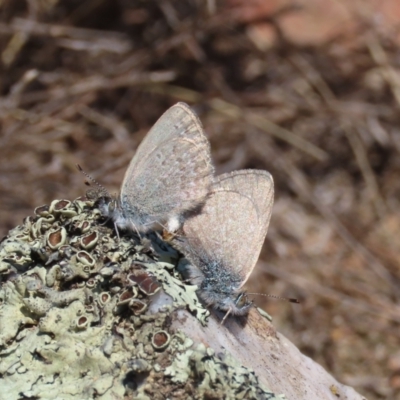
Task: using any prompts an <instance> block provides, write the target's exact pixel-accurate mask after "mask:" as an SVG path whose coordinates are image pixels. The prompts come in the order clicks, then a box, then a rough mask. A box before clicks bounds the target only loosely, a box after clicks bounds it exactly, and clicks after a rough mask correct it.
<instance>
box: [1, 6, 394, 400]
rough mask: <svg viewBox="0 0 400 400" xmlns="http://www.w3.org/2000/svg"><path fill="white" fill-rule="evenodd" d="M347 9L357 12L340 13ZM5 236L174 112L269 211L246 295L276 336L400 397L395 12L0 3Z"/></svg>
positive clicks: (112, 184) (117, 171)
mask: <svg viewBox="0 0 400 400" xmlns="http://www.w3.org/2000/svg"><path fill="white" fill-rule="evenodd" d="M348 3H351V5H348ZM0 13H1V21H0V34H1V35H0V41H1V45H0V46H1V48H0V56H1V60H0V65H1V66H0V68H1V72H0V73H1V75H0V85H1V98H0V112H1V133H0V231H1V232H0V233H1V235H4V234H6V233H7V231H8V230H9V229H10V228H12V227H14V226H15V225H17V224H19V223H20V222H21V220H22V218H23V217H25V216H27V215H30V214H32V212H33V209H34V208H35V207H36V206H39V205H42V204H44V203H48V202H50V201H51V200H52V199H55V198H66V199H73V198H75V197H77V196H79V195H81V194H83V193H84V191H85V186H84V184H83V177H82V175H81V174H79V173H78V172H77V171H76V169H75V166H74V165H75V164H76V163H79V164H81V165H82V166H83V168H84V169H85V170H86V171H87V172H89V173H90V174H92V175H93V176H94V177H95V178H97V179H98V180H99V181H100V182H101V183H102V184H104V185H105V186H106V187H107V188H108V189H109V190H110V191H115V192H117V191H118V188H119V185H120V183H121V181H122V177H123V174H124V171H125V169H126V167H127V164H128V163H129V161H130V159H131V157H132V155H133V154H134V150H135V148H136V147H137V145H138V144H139V143H140V141H141V139H142V138H143V137H144V135H145V134H146V132H147V131H148V129H149V128H150V127H151V125H152V124H153V123H154V122H155V120H156V119H157V118H158V117H159V116H160V115H161V114H162V113H163V112H164V111H165V110H166V109H167V108H168V107H169V106H171V105H172V104H174V103H175V102H177V101H185V102H187V103H189V104H190V105H192V106H193V107H194V109H195V110H196V112H197V113H198V114H199V116H200V118H201V120H202V122H203V124H204V126H205V129H206V132H207V135H208V137H209V138H210V141H211V145H212V151H213V157H214V161H215V164H216V166H217V171H218V173H222V172H227V171H231V170H233V169H240V168H261V169H267V170H268V171H270V172H271V173H272V175H273V176H274V179H275V184H276V199H275V206H274V210H273V215H272V220H271V225H270V228H269V233H268V237H267V240H266V243H265V247H264V250H263V253H262V257H261V259H260V262H259V264H258V265H257V268H256V270H255V272H254V273H253V275H252V277H251V279H250V283H249V290H250V291H253V292H261V293H269V294H274V295H281V296H290V297H297V298H299V299H300V300H301V304H300V305H292V304H289V303H286V302H283V301H273V300H268V299H266V298H263V297H257V298H256V301H257V303H258V304H259V305H261V306H262V307H264V308H265V309H266V310H267V311H268V312H269V313H270V314H271V315H272V316H273V318H274V324H275V326H276V327H277V329H278V330H279V331H281V332H282V333H284V334H285V335H287V336H288V337H289V338H290V339H291V340H292V341H293V342H294V343H296V345H297V346H298V347H299V348H300V349H301V351H302V352H304V353H305V354H307V355H309V356H310V357H312V358H313V359H315V360H316V361H318V362H319V363H321V364H322V365H323V366H324V367H325V368H327V369H328V370H329V371H330V372H331V373H332V374H333V375H334V376H335V377H336V378H337V379H339V380H340V381H342V382H344V383H346V384H349V385H351V386H354V387H355V388H356V389H357V390H358V391H359V392H361V393H363V394H365V395H366V396H367V397H368V398H369V399H400V347H399V344H400V335H399V322H400V307H399V305H398V302H399V297H400V290H399V288H400V280H399V278H400V260H399V255H400V240H399V228H400V213H399V195H400V179H399V176H400V175H399V173H400V157H399V154H400V51H399V46H400V32H399V29H398V24H399V22H400V5H399V4H398V1H396V0H386V1H373V0H369V1H366V0H363V1H361V0H360V1H352V2H348V1H339V0H336V1H335V0H302V1H300V0H299V1H289V0H287V1H286V0H225V1H214V0H207V1H205V0H186V1H184V0H157V1H140V0H136V1H134V0H130V1H127V0H119V1H115V0H86V1H84V2H82V1H78V0H72V1H68V2H66V1H65V2H61V1H57V0H41V1H35V0H27V1H17V0H4V1H3V2H1V4H0Z"/></svg>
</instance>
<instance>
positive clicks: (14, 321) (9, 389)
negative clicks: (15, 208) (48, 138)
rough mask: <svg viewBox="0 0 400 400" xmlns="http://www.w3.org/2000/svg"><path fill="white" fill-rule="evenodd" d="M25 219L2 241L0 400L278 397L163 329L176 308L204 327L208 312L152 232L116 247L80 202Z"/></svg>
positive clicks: (107, 229) (231, 364) (56, 204)
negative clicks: (148, 282)
mask: <svg viewBox="0 0 400 400" xmlns="http://www.w3.org/2000/svg"><path fill="white" fill-rule="evenodd" d="M35 214H36V215H35V216H34V217H28V218H26V219H25V220H24V223H23V224H22V225H20V226H18V227H16V228H15V229H13V230H12V231H10V232H9V234H8V235H7V237H6V238H5V239H3V241H2V242H1V243H0V285H1V286H0V387H1V399H2V400H3V399H4V400H14V399H22V398H35V399H43V400H45V399H49V400H50V399H63V400H69V399H75V400H76V399H84V400H86V399H94V398H96V399H103V400H106V399H110V400H111V399H112V400H115V399H123V398H135V399H165V398H170V399H181V398H193V399H203V398H210V399H214V398H215V399H217V398H224V399H240V398H243V399H278V398H282V397H279V396H278V397H277V396H274V395H273V394H272V393H271V392H269V391H268V390H265V389H263V388H262V387H261V385H260V384H259V382H258V379H257V377H256V376H255V375H254V373H253V372H252V371H251V370H249V369H247V368H244V367H243V366H241V365H238V364H237V363H235V361H234V360H233V359H232V358H231V357H229V356H228V355H226V354H225V355H224V354H219V355H218V356H217V355H215V354H214V352H213V351H212V349H209V348H206V347H204V346H203V345H194V344H193V341H192V340H191V339H190V338H188V337H186V336H185V335H184V334H183V333H181V332H178V333H172V332H170V331H169V324H168V321H169V316H170V314H171V311H172V310H174V309H176V308H182V307H185V308H188V309H189V310H190V311H191V312H193V313H194V314H195V315H196V316H197V318H198V319H199V320H200V321H201V322H202V323H203V324H205V323H206V321H207V317H208V315H209V313H208V311H207V310H206V309H204V307H203V306H202V305H201V304H200V302H199V300H198V298H197V296H196V286H193V285H188V284H185V283H183V282H182V281H181V280H180V279H179V274H178V273H177V271H176V269H175V266H176V264H177V262H178V260H179V254H178V253H177V252H176V251H175V250H174V249H173V248H171V247H170V246H169V245H168V244H166V243H164V242H162V240H161V239H160V238H159V237H158V236H157V235H156V234H150V235H149V236H148V237H147V238H142V240H139V238H136V237H135V236H134V235H132V234H129V233H127V234H125V235H123V234H122V233H121V234H122V235H121V240H118V239H117V237H116V235H115V233H114V232H113V229H112V228H113V227H112V224H110V226H105V225H102V223H104V221H101V217H100V215H99V211H98V210H97V209H96V207H95V205H94V203H93V202H92V201H90V200H88V199H86V198H81V199H77V200H75V201H73V202H70V201H68V200H55V201H53V202H52V203H51V205H50V206H41V207H37V208H36V210H35ZM138 268H139V269H140V270H143V271H144V273H145V274H151V276H152V277H155V278H156V279H157V281H158V283H159V284H160V285H161V286H162V288H163V291H164V293H167V294H168V295H169V296H170V298H171V299H172V300H171V301H170V302H169V303H168V305H166V306H165V307H163V308H161V310H156V311H154V310H151V307H150V306H151V303H152V296H149V295H147V294H146V293H150V292H149V291H147V290H144V288H143V287H140V285H139V286H137V287H136V286H134V285H136V283H135V279H131V277H133V278H134V277H135V275H134V273H135V271H136V272H137V269H138ZM130 274H131V275H130ZM132 274H133V275H132ZM153 289H154V288H153ZM156 292H157V290H152V293H156ZM159 295H160V293H157V294H156V295H154V296H159ZM164 296H165V294H164ZM155 334H159V335H160V334H162V336H163V337H164V338H165V340H166V343H165V345H164V344H161V345H156V344H155V342H154V340H155ZM159 340H160V339H159ZM218 396H220V397H218Z"/></svg>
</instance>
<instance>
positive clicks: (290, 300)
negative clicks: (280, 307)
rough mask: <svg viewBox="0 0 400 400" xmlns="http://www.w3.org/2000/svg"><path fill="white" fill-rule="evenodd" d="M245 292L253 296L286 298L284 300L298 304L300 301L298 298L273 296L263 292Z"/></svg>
mask: <svg viewBox="0 0 400 400" xmlns="http://www.w3.org/2000/svg"><path fill="white" fill-rule="evenodd" d="M246 294H251V295H253V296H265V297H272V298H273V299H277V300H286V301H289V302H290V303H296V304H300V301H299V300H298V299H294V298H291V297H281V296H275V295H273V294H265V293H246Z"/></svg>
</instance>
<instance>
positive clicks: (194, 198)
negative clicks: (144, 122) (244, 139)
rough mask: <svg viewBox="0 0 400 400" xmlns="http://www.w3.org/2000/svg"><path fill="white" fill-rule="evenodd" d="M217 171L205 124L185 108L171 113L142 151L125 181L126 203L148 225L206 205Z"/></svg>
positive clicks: (177, 106)
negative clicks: (213, 164)
mask: <svg viewBox="0 0 400 400" xmlns="http://www.w3.org/2000/svg"><path fill="white" fill-rule="evenodd" d="M213 173H214V169H213V166H212V163H211V155H210V146H209V142H208V140H207V138H206V137H205V135H204V134H203V129H202V125H201V122H200V121H199V119H198V118H197V116H196V115H195V114H194V113H193V111H192V110H191V109H190V108H189V106H187V105H186V104H184V103H177V104H175V105H174V106H172V107H171V108H169V109H168V110H167V111H166V112H165V113H164V114H163V115H162V116H161V117H160V118H159V120H158V121H157V122H156V123H155V124H154V126H153V127H152V128H151V130H150V131H149V133H148V134H147V136H146V137H145V138H144V140H143V141H142V143H141V144H140V146H139V147H138V149H137V152H136V154H135V156H134V157H133V159H132V161H131V163H130V165H129V167H128V169H127V171H126V173H125V177H124V181H123V183H122V188H121V195H120V196H121V203H122V205H123V207H124V208H125V209H127V210H128V211H131V213H132V214H133V213H135V212H138V213H139V214H142V215H145V216H146V218H147V219H148V222H151V221H157V222H160V221H161V220H164V219H166V218H167V217H168V216H171V215H174V214H175V215H176V214H180V213H182V212H183V211H186V210H190V209H193V208H195V207H196V206H198V205H199V204H201V203H202V202H203V201H204V199H205V197H206V196H207V194H208V192H209V189H210V186H211V183H212V179H213Z"/></svg>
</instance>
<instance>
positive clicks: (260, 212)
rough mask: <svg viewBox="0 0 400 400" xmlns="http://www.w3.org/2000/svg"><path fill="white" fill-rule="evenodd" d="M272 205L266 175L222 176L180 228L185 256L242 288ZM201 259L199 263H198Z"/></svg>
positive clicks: (240, 173)
mask: <svg viewBox="0 0 400 400" xmlns="http://www.w3.org/2000/svg"><path fill="white" fill-rule="evenodd" d="M272 204H273V180H272V177H271V175H270V174H269V173H268V172H266V171H255V170H243V171H236V172H233V173H229V174H224V175H221V176H220V177H218V178H217V179H216V182H215V183H214V184H213V187H212V192H211V194H210V197H209V198H208V199H207V202H206V204H205V206H204V208H203V209H202V212H201V214H199V215H196V216H195V217H192V218H190V219H188V220H187V221H186V222H185V224H184V227H183V229H184V234H185V236H186V238H187V239H186V240H187V246H186V253H188V254H187V256H188V258H191V259H192V260H193V262H194V263H196V264H197V266H198V267H199V268H200V269H201V270H202V272H203V273H205V274H206V275H207V274H210V273H211V272H210V270H209V268H210V264H212V265H216V266H217V268H218V269H219V270H218V271H216V273H218V274H222V275H224V276H226V275H229V276H231V277H232V279H233V280H235V281H236V282H238V288H239V287H241V286H243V284H244V283H245V282H246V281H247V279H248V277H249V275H250V273H251V272H252V270H253V268H254V266H255V263H256V261H257V259H258V256H259V254H260V251H261V247H262V244H263V242H264V238H265V235H266V233H267V229H268V224H269V220H270V216H271V210H272ZM198 259H201V260H202V261H201V262H200V263H199V262H196V260H198Z"/></svg>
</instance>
